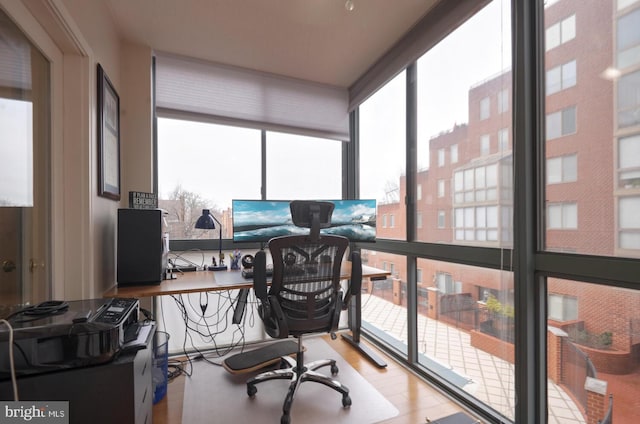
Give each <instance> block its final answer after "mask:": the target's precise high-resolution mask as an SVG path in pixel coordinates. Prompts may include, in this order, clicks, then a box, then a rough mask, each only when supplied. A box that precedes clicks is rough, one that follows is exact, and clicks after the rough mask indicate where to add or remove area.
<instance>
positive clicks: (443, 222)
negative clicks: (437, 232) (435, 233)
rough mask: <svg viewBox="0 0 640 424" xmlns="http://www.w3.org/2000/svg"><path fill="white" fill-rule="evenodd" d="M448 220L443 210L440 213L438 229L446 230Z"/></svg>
mask: <svg viewBox="0 0 640 424" xmlns="http://www.w3.org/2000/svg"><path fill="white" fill-rule="evenodd" d="M445 225H446V218H445V212H444V211H443V210H439V211H438V228H445Z"/></svg>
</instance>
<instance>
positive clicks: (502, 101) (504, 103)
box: [498, 88, 509, 113]
mask: <svg viewBox="0 0 640 424" xmlns="http://www.w3.org/2000/svg"><path fill="white" fill-rule="evenodd" d="M508 110H509V90H507V89H506V88H505V89H504V90H500V91H499V92H498V113H505V112H507V111H508Z"/></svg>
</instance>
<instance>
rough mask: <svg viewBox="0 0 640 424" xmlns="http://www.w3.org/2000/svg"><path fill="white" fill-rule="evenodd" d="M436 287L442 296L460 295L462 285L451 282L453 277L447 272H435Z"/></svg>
mask: <svg viewBox="0 0 640 424" xmlns="http://www.w3.org/2000/svg"><path fill="white" fill-rule="evenodd" d="M436 287H438V291H439V292H440V293H442V294H455V293H462V283H461V282H459V281H457V282H456V281H453V277H452V276H451V274H449V273H447V272H436Z"/></svg>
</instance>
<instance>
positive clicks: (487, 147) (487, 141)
mask: <svg viewBox="0 0 640 424" xmlns="http://www.w3.org/2000/svg"><path fill="white" fill-rule="evenodd" d="M490 151H491V137H490V136H489V134H484V135H481V136H480V155H481V156H486V155H488V154H489V152H490Z"/></svg>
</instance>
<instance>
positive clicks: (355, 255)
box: [342, 251, 362, 309]
mask: <svg viewBox="0 0 640 424" xmlns="http://www.w3.org/2000/svg"><path fill="white" fill-rule="evenodd" d="M361 288H362V259H361V258H360V252H355V251H354V252H351V280H350V281H349V287H348V288H347V293H346V294H345V296H344V302H343V303H342V309H347V308H348V307H349V302H350V301H351V296H354V295H358V294H359V293H360V290H361Z"/></svg>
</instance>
